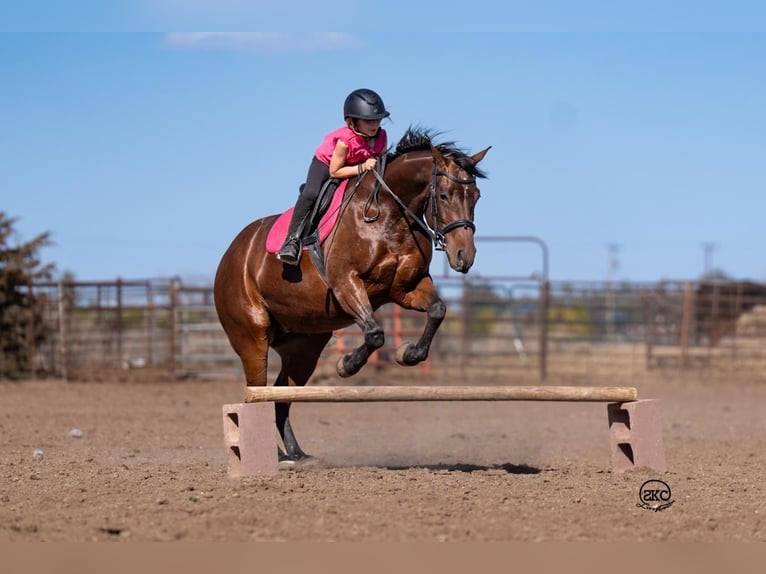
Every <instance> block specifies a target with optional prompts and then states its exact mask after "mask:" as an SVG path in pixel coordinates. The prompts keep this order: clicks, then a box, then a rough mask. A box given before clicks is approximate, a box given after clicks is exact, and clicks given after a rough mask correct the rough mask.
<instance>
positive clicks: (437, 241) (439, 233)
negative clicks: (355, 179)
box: [357, 162, 476, 251]
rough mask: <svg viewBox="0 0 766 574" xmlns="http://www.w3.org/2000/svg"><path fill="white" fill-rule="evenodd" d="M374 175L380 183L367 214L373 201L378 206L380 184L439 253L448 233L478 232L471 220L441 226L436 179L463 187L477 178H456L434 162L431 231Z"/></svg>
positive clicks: (373, 218) (429, 192)
mask: <svg viewBox="0 0 766 574" xmlns="http://www.w3.org/2000/svg"><path fill="white" fill-rule="evenodd" d="M383 169H385V168H384V167H383V166H381V171H382V170H383ZM372 173H373V174H374V175H375V178H376V179H377V180H378V183H377V184H376V186H375V189H374V190H373V193H372V194H371V195H370V199H368V201H367V204H366V205H365V209H364V211H365V213H366V212H367V209H368V207H369V204H370V203H371V201H372V200H373V199H374V200H375V203H376V204H377V195H378V184H379V185H380V187H382V188H383V189H385V190H386V191H387V192H388V193H389V194H390V195H391V197H392V198H393V199H394V201H395V202H396V203H397V204H398V205H399V207H401V208H402V209H403V210H404V211H405V213H408V214H409V215H410V216H411V217H412V219H413V220H414V221H415V223H417V224H418V226H420V228H421V229H422V230H423V231H424V232H425V233H426V235H428V236H429V237H430V238H431V239H432V240H433V242H434V249H436V250H437V251H444V236H445V235H447V233H449V232H450V231H452V230H454V229H458V228H459V227H467V228H469V229H470V230H471V231H476V225H474V223H473V221H471V220H470V219H456V220H455V221H451V222H450V223H448V224H447V225H445V226H444V227H440V226H439V206H438V205H437V201H436V178H437V177H439V176H444V177H446V178H447V179H449V180H450V181H454V182H455V183H460V184H463V185H470V184H472V183H476V179H475V178H473V177H468V178H465V179H463V178H459V177H455V176H454V175H452V174H451V173H448V172H446V171H441V170H439V169H437V168H436V162H434V170H433V173H432V175H431V185H430V186H429V187H428V200H427V201H428V203H430V204H431V215H432V218H433V222H434V230H433V231H431V229H430V228H429V227H428V225H427V224H426V223H425V222H424V221H423V219H421V218H420V217H418V216H417V215H415V214H414V213H413V212H412V211H411V210H410V209H409V208H408V207H407V206H406V205H404V203H403V202H402V200H401V199H399V197H398V196H397V195H396V194H395V193H394V192H393V191H392V190H391V188H390V187H388V185H387V184H386V182H385V181H383V176H381V175H380V173H378V170H373V171H372ZM366 174H367V172H364V174H362V177H364V176H365V175H366ZM357 185H358V183H357ZM379 213H380V212H379V211H378V213H376V214H375V215H374V216H373V217H367V216H365V218H364V221H365V222H366V223H371V222H372V221H375V220H377V219H378V214H379Z"/></svg>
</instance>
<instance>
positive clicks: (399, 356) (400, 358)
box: [396, 343, 413, 367]
mask: <svg viewBox="0 0 766 574" xmlns="http://www.w3.org/2000/svg"><path fill="white" fill-rule="evenodd" d="M410 347H412V344H411V343H405V344H404V345H402V346H401V347H399V348H398V349H397V350H396V362H397V363H399V364H400V365H402V366H403V367H411V366H412V365H413V363H408V362H407V361H405V360H404V355H406V354H407V351H409V350H410Z"/></svg>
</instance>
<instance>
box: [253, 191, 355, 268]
mask: <svg viewBox="0 0 766 574" xmlns="http://www.w3.org/2000/svg"><path fill="white" fill-rule="evenodd" d="M348 181H349V180H347V179H343V180H341V179H333V178H330V179H328V180H327V181H326V182H325V183H324V184H323V185H322V188H321V189H320V190H319V196H318V197H317V200H316V201H315V202H314V208H313V209H312V210H311V212H310V213H309V215H308V216H307V217H306V218H305V219H304V220H303V222H302V223H301V225H300V227H299V231H300V234H301V242H302V243H303V249H304V250H306V251H308V252H309V255H310V256H311V259H312V260H313V261H314V265H316V267H317V270H318V271H319V273H320V274H321V275H322V277H325V268H324V256H323V255H322V250H321V249H320V246H321V244H322V242H323V241H324V240H325V239H326V238H327V236H328V235H329V234H330V232H331V231H332V229H333V227H334V226H335V221H336V220H337V219H338V213H339V211H340V205H341V203H342V202H343V193H344V192H345V189H346V184H347V183H348ZM304 187H305V184H302V185H301V187H300V192H303V188H304ZM292 214H293V208H292V207H291V208H290V209H288V210H287V211H285V212H284V213H282V214H281V215H280V216H279V217H278V218H277V220H276V221H275V222H274V224H273V225H272V226H271V229H270V230H269V234H268V236H267V237H266V251H267V252H269V253H276V252H278V251H279V249H280V247H282V243H284V240H285V237H287V228H288V227H289V226H290V218H291V217H292Z"/></svg>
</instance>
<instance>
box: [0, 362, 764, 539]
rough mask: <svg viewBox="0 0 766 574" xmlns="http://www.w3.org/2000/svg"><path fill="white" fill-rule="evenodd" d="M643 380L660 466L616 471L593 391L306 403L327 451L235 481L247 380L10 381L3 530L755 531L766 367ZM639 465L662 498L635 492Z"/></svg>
mask: <svg viewBox="0 0 766 574" xmlns="http://www.w3.org/2000/svg"><path fill="white" fill-rule="evenodd" d="M399 372H401V371H395V372H394V373H399ZM374 377H376V379H374V380H370V379H368V380H366V383H367V384H390V383H389V381H388V380H386V379H385V373H377V374H375V375H374ZM639 379H640V380H636V377H634V378H633V381H632V382H631V384H633V385H635V386H637V387H638V388H639V395H640V396H641V397H643V398H658V399H661V401H662V403H661V404H662V411H663V419H664V434H665V448H666V454H667V460H668V466H669V471H668V472H667V473H665V474H663V475H657V473H654V472H651V471H647V470H638V471H635V472H631V473H626V474H622V475H618V474H615V473H613V472H612V470H611V460H610V452H609V433H608V429H607V419H606V406H605V405H603V404H582V403H581V404H571V403H381V404H374V403H367V404H306V403H304V404H297V405H295V406H294V407H293V426H294V428H295V430H296V433H297V435H298V437H299V439H300V440H301V442H302V446H303V447H304V449H305V450H307V451H308V452H311V453H312V454H314V455H316V456H318V457H319V462H317V463H315V464H313V465H309V466H306V467H302V468H298V469H291V470H283V471H281V472H280V474H279V475H278V476H276V477H258V478H246V479H241V480H232V479H229V478H228V477H227V472H226V458H225V451H224V447H223V432H222V416H221V406H222V405H223V404H224V403H233V402H240V400H241V396H242V393H241V390H242V389H241V386H240V384H239V383H236V382H225V381H222V382H182V383H179V382H144V383H125V382H99V383H95V382H91V383H82V382H78V383H63V382H58V381H37V382H25V383H2V384H0V437H1V438H0V465H1V466H0V469H1V470H0V472H1V475H0V542H2V541H105V540H120V541H172V540H184V541H246V540H264V541H281V540H284V541H297V540H300V541H511V540H514V541H538V540H553V541H570V540H584V541H617V540H620V541H653V540H659V541H671V540H673V541H724V540H736V541H766V521H765V520H764V517H765V515H766V503H765V502H764V501H766V486H764V476H766V464H765V463H764V455H763V453H764V452H765V451H766V417H764V412H766V411H764V404H766V382H764V381H763V380H751V381H740V382H736V383H734V382H727V381H724V380H720V381H713V380H710V377H704V378H702V379H700V380H680V379H678V380H674V378H673V377H669V376H658V375H653V376H651V377H650V376H648V375H645V376H643V377H639ZM464 382H465V381H461V384H462V383H464ZM497 383H498V384H504V382H500V381H498V382H497ZM549 383H550V384H568V381H566V380H561V381H549ZM482 384H487V382H486V381H482ZM589 384H603V385H613V384H614V379H613V378H608V377H605V378H604V379H603V380H591V381H589ZM72 429H80V431H81V432H82V436H81V437H80V438H73V437H70V436H69V432H70V431H71V430H72ZM35 449H42V451H43V456H42V458H39V459H35V458H34V457H33V451H34V450H35ZM650 478H661V479H663V480H664V481H666V482H667V483H668V484H669V485H670V487H671V489H672V494H673V499H674V504H673V506H671V507H670V508H668V509H666V510H664V511H662V512H652V511H649V510H645V509H642V508H638V507H637V502H638V490H639V487H640V485H641V484H642V483H643V482H644V481H645V480H648V479H650Z"/></svg>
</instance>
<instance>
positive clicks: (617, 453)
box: [607, 399, 667, 472]
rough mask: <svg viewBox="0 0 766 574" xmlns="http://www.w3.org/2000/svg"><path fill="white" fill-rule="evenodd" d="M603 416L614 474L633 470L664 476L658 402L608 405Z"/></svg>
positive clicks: (663, 451) (663, 455)
mask: <svg viewBox="0 0 766 574" xmlns="http://www.w3.org/2000/svg"><path fill="white" fill-rule="evenodd" d="M607 412H608V414H609V430H610V434H611V445H612V466H613V468H614V470H615V472H625V471H626V470H633V469H636V468H649V469H652V470H655V471H657V472H665V471H666V470H667V467H666V464H665V446H664V444H663V441H662V417H661V416H660V402H659V401H658V400H656V399H641V400H637V401H630V402H626V403H609V404H608V405H607Z"/></svg>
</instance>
